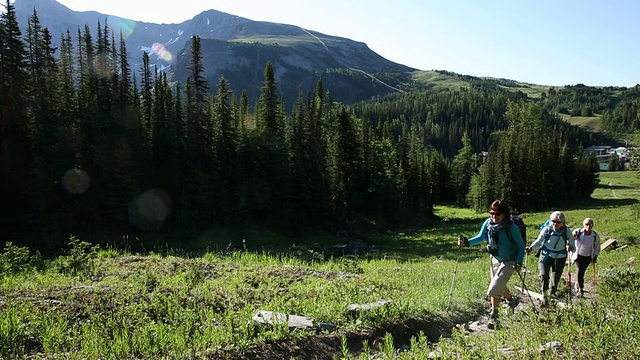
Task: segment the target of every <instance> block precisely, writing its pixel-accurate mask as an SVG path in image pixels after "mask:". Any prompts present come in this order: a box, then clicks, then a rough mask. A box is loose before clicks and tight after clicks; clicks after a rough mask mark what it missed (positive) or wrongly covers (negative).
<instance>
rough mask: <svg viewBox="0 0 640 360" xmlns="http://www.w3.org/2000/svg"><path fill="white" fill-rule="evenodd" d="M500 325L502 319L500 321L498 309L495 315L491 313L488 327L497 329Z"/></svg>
mask: <svg viewBox="0 0 640 360" xmlns="http://www.w3.org/2000/svg"><path fill="white" fill-rule="evenodd" d="M499 326H500V321H498V312H497V311H496V313H495V315H494V314H493V313H491V315H489V322H488V323H487V328H488V329H491V330H495V329H497V328H498V327H499Z"/></svg>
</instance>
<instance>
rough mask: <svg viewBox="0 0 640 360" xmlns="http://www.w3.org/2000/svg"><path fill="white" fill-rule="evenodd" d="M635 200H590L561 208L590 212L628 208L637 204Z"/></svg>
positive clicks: (568, 204)
mask: <svg viewBox="0 0 640 360" xmlns="http://www.w3.org/2000/svg"><path fill="white" fill-rule="evenodd" d="M637 203H638V200H637V199H628V198H627V199H590V200H588V201H585V202H579V203H567V204H565V205H564V206H562V207H561V208H562V209H563V210H592V209H605V208H610V207H617V206H628V205H633V204H637Z"/></svg>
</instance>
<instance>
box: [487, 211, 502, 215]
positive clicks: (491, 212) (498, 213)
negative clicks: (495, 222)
mask: <svg viewBox="0 0 640 360" xmlns="http://www.w3.org/2000/svg"><path fill="white" fill-rule="evenodd" d="M489 215H491V216H494V215H495V216H502V213H501V212H495V211H489Z"/></svg>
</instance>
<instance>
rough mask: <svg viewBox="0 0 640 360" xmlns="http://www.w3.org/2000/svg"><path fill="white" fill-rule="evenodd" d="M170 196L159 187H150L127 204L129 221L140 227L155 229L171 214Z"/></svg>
mask: <svg viewBox="0 0 640 360" xmlns="http://www.w3.org/2000/svg"><path fill="white" fill-rule="evenodd" d="M171 207H172V204H171V198H170V196H169V194H167V193H166V192H165V191H163V190H160V189H151V190H148V191H146V192H144V193H143V194H141V195H140V196H138V197H137V198H135V199H134V200H133V201H132V202H131V204H130V205H129V221H131V222H132V223H133V224H134V225H136V226H138V227H139V228H141V229H146V230H150V229H157V228H159V227H160V226H161V225H162V223H163V222H164V221H165V219H166V218H167V217H168V216H169V214H171Z"/></svg>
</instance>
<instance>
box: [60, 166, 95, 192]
mask: <svg viewBox="0 0 640 360" xmlns="http://www.w3.org/2000/svg"><path fill="white" fill-rule="evenodd" d="M62 185H63V186H64V188H65V189H66V190H67V191H68V192H70V193H72V194H82V193H84V192H85V191H87V189H89V186H90V185H91V179H90V178H89V175H88V174H87V173H86V172H84V171H82V170H80V169H71V170H69V171H67V172H65V173H64V175H63V176H62Z"/></svg>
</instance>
